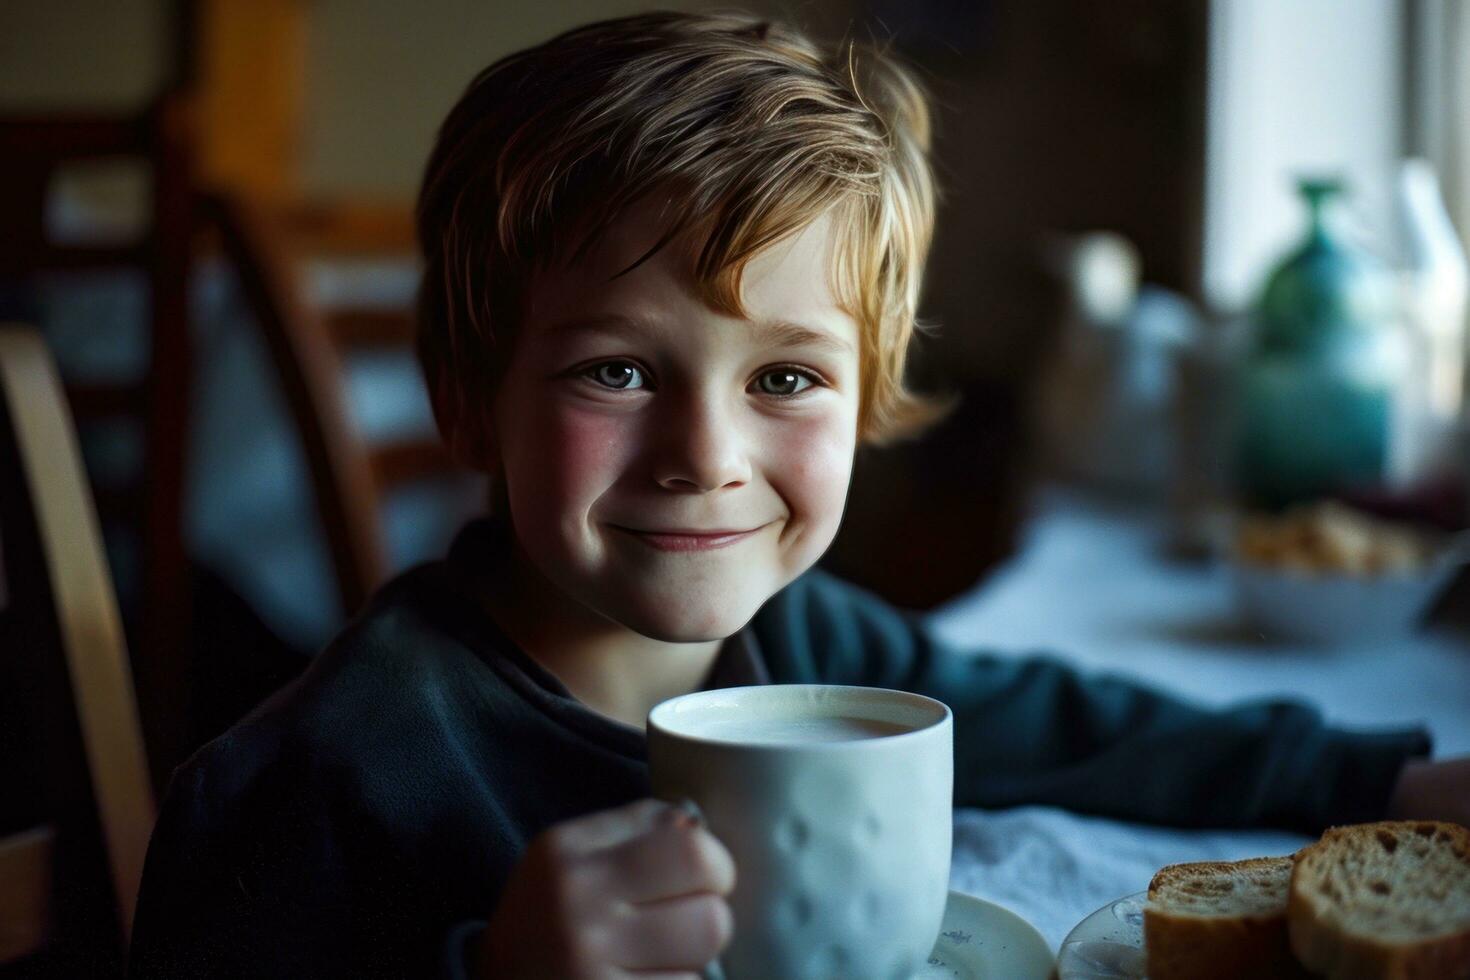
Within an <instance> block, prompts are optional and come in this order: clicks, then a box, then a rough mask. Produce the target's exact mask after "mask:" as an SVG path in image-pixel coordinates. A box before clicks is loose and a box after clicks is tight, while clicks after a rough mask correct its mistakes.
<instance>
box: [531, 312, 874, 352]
mask: <svg viewBox="0 0 1470 980" xmlns="http://www.w3.org/2000/svg"><path fill="white" fill-rule="evenodd" d="M751 330H753V331H754V333H755V336H756V339H757V340H759V341H760V342H761V343H764V344H770V345H772V346H789V347H816V348H818V349H820V350H825V351H828V352H830V353H833V354H851V353H855V352H854V351H853V348H852V345H851V344H849V343H848V342H847V341H846V340H843V339H842V338H841V337H839V336H837V335H836V334H834V333H832V332H831V331H830V330H820V329H817V328H815V327H809V326H806V325H805V324H801V323H794V322H792V321H790V320H765V321H761V322H758V323H752V324H751ZM655 332H657V331H656V329H655V328H654V327H652V325H651V324H649V323H648V322H647V321H644V320H642V319H640V318H638V317H632V316H625V315H623V314H621V313H600V314H595V315H593V316H588V317H579V318H576V319H573V320H565V321H563V322H561V323H557V324H554V325H553V326H551V327H550V328H549V329H548V330H547V333H550V334H558V333H602V334H618V335H623V336H632V337H639V336H648V335H650V334H653V333H655Z"/></svg>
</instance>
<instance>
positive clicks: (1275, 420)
mask: <svg viewBox="0 0 1470 980" xmlns="http://www.w3.org/2000/svg"><path fill="white" fill-rule="evenodd" d="M1298 189H1299V190H1300V192H1301V195H1302V197H1303V199H1304V200H1305V202H1306V206H1307V210H1308V213H1309V217H1310V221H1309V226H1308V229H1307V236H1306V239H1305V241H1303V242H1302V244H1301V245H1300V246H1299V247H1298V248H1296V249H1295V250H1294V251H1293V252H1292V253H1291V254H1289V255H1288V256H1287V257H1286V259H1285V260H1283V261H1282V262H1281V264H1280V265H1279V266H1277V268H1276V269H1275V270H1274V271H1273V272H1272V273H1271V275H1270V277H1269V278H1268V279H1267V281H1266V287H1265V289H1264V291H1263V292H1262V294H1261V299H1260V302H1259V304H1258V305H1257V307H1256V310H1255V315H1254V317H1253V322H1252V336H1251V342H1250V344H1249V348H1248V353H1247V355H1246V359H1245V363H1244V364H1243V365H1242V376H1241V404H1240V411H1241V414H1240V430H1239V443H1238V447H1237V448H1238V455H1237V459H1236V473H1237V479H1238V483H1239V487H1240V490H1241V493H1242V495H1243V497H1244V498H1245V499H1244V502H1245V503H1246V504H1247V505H1249V506H1254V507H1262V508H1267V509H1278V508H1282V507H1285V506H1288V505H1290V504H1293V503H1298V502H1303V501H1309V500H1313V499H1318V498H1321V497H1323V496H1325V495H1328V494H1331V493H1332V492H1333V491H1335V490H1340V489H1344V488H1347V487H1353V486H1363V485H1372V484H1375V483H1380V482H1382V481H1383V479H1384V478H1385V476H1386V475H1387V471H1388V465H1389V452H1390V438H1391V435H1392V429H1393V424H1394V404H1395V400H1396V397H1397V393H1398V391H1399V386H1400V383H1401V380H1402V378H1403V373H1404V371H1405V370H1406V368H1407V362H1406V359H1405V357H1406V350H1405V348H1404V345H1403V337H1402V335H1401V333H1400V330H1399V327H1398V322H1397V319H1396V315H1395V306H1394V293H1393V281H1392V279H1391V277H1390V275H1389V273H1388V271H1387V269H1386V268H1385V267H1384V266H1382V265H1381V264H1380V263H1379V262H1377V261H1376V260H1375V259H1374V258H1373V257H1372V256H1371V255H1368V254H1367V253H1365V252H1363V251H1362V250H1360V249H1357V248H1355V247H1353V246H1352V245H1350V244H1349V243H1348V242H1347V241H1346V240H1345V238H1344V237H1343V235H1342V234H1341V233H1340V232H1339V230H1338V228H1337V219H1336V217H1335V214H1334V212H1335V211H1336V209H1337V207H1338V205H1339V198H1340V195H1341V192H1342V185H1341V183H1340V182H1339V181H1336V180H1324V179H1311V180H1302V181H1300V182H1299V184H1298Z"/></svg>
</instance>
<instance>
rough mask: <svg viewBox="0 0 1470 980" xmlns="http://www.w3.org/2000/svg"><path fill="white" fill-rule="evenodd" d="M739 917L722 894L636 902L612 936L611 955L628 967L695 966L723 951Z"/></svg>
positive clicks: (685, 968)
mask: <svg viewBox="0 0 1470 980" xmlns="http://www.w3.org/2000/svg"><path fill="white" fill-rule="evenodd" d="M734 933H735V917H734V916H733V915H732V914H731V912H730V906H729V905H728V904H727V903H726V902H725V900H724V899H723V898H721V897H719V896H718V895H709V894H704V895H686V896H684V897H683V898H675V899H670V900H669V901H666V902H654V903H651V904H648V905H634V906H631V907H630V909H629V912H628V914H627V916H626V918H624V919H623V920H622V921H621V922H619V923H618V927H617V928H616V929H614V930H611V931H610V932H609V934H608V949H607V955H608V959H610V960H611V961H612V962H614V963H616V964H618V965H619V966H621V967H623V968H625V969H628V970H692V971H694V972H695V973H698V972H699V971H701V970H702V969H704V965H705V964H706V963H708V962H709V961H710V960H713V959H715V958H716V957H718V956H719V955H720V952H721V951H722V950H723V949H724V948H725V946H726V945H727V944H728V943H729V942H730V937H731V936H733V935H734Z"/></svg>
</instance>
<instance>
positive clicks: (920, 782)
mask: <svg viewBox="0 0 1470 980" xmlns="http://www.w3.org/2000/svg"><path fill="white" fill-rule="evenodd" d="M953 738H954V736H953V720H952V716H951V715H950V712H949V709H948V708H947V707H945V706H944V705H943V704H942V703H940V702H938V701H934V700H932V699H930V698H925V697H922V696H920V695H916V694H908V693H906V692H902V691H888V690H882V689H878V688H862V687H842V686H834V685H820V684H790V685H764V686H760V687H747V688H724V689H721V690H716V691H703V692H698V693H696V694H689V695H684V696H683V697H678V698H673V699H671V700H669V701H665V702H664V703H662V704H660V705H658V706H657V707H655V708H654V710H653V711H652V712H650V713H649V719H648V743H649V744H648V753H649V765H650V769H651V776H652V779H653V790H654V793H655V795H657V796H660V797H662V798H664V799H669V800H674V799H678V798H680V797H688V798H690V799H692V800H694V801H695V802H696V803H698V804H699V806H700V808H701V809H702V810H703V811H704V815H705V818H706V820H707V821H708V823H709V827H710V830H711V832H712V833H714V835H715V836H716V837H718V838H719V839H720V840H721V841H723V842H724V844H725V846H726V847H728V848H729V849H730V852H731V854H732V855H733V856H734V858H735V864H736V868H737V874H736V885H735V891H734V893H733V894H732V895H731V897H730V904H731V909H732V911H733V912H734V917H735V935H734V938H733V939H732V940H731V943H730V946H729V947H728V948H727V949H726V950H725V953H724V955H723V956H722V957H721V965H722V967H723V970H724V973H725V976H726V977H727V978H728V980H755V978H760V980H771V978H792V980H832V978H838V977H840V978H844V980H863V978H874V980H909V978H910V977H912V976H913V974H914V973H915V972H916V971H918V970H919V969H920V968H921V967H922V966H923V964H924V962H925V960H926V959H927V958H928V955H929V952H930V950H931V949H933V946H934V942H935V938H936V937H937V936H938V933H939V927H940V922H941V920H942V919H943V916H944V906H945V901H946V900H947V897H948V889H949V861H950V834H951V826H952V824H951V820H952V796H953V786H954V752H953Z"/></svg>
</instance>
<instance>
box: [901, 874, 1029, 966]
mask: <svg viewBox="0 0 1470 980" xmlns="http://www.w3.org/2000/svg"><path fill="white" fill-rule="evenodd" d="M1054 962H1055V957H1053V956H1052V954H1051V947H1050V946H1048V945H1047V944H1046V940H1045V939H1043V938H1042V937H1041V933H1039V932H1037V931H1036V927H1035V926H1033V925H1032V924H1031V923H1029V922H1027V921H1026V920H1025V919H1023V918H1021V917H1020V916H1019V915H1017V914H1016V913H1014V912H1012V911H1011V910H1009V909H1006V908H1002V907H1001V906H999V905H996V904H994V903H993V902H987V901H985V900H984V899H979V898H975V897H974V896H973V895H966V894H964V893H963V892H956V891H952V892H950V893H949V901H948V902H947V903H946V904H945V906H944V921H943V924H942V925H941V926H940V927H939V939H938V941H937V942H935V944H934V951H933V952H932V953H930V954H929V962H928V963H927V964H925V966H924V968H923V969H921V970H920V971H919V972H918V973H916V974H914V980H940V978H943V980H954V978H956V977H957V978H959V980H1047V978H1048V977H1050V976H1051V969H1052V965H1053V963H1054Z"/></svg>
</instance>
